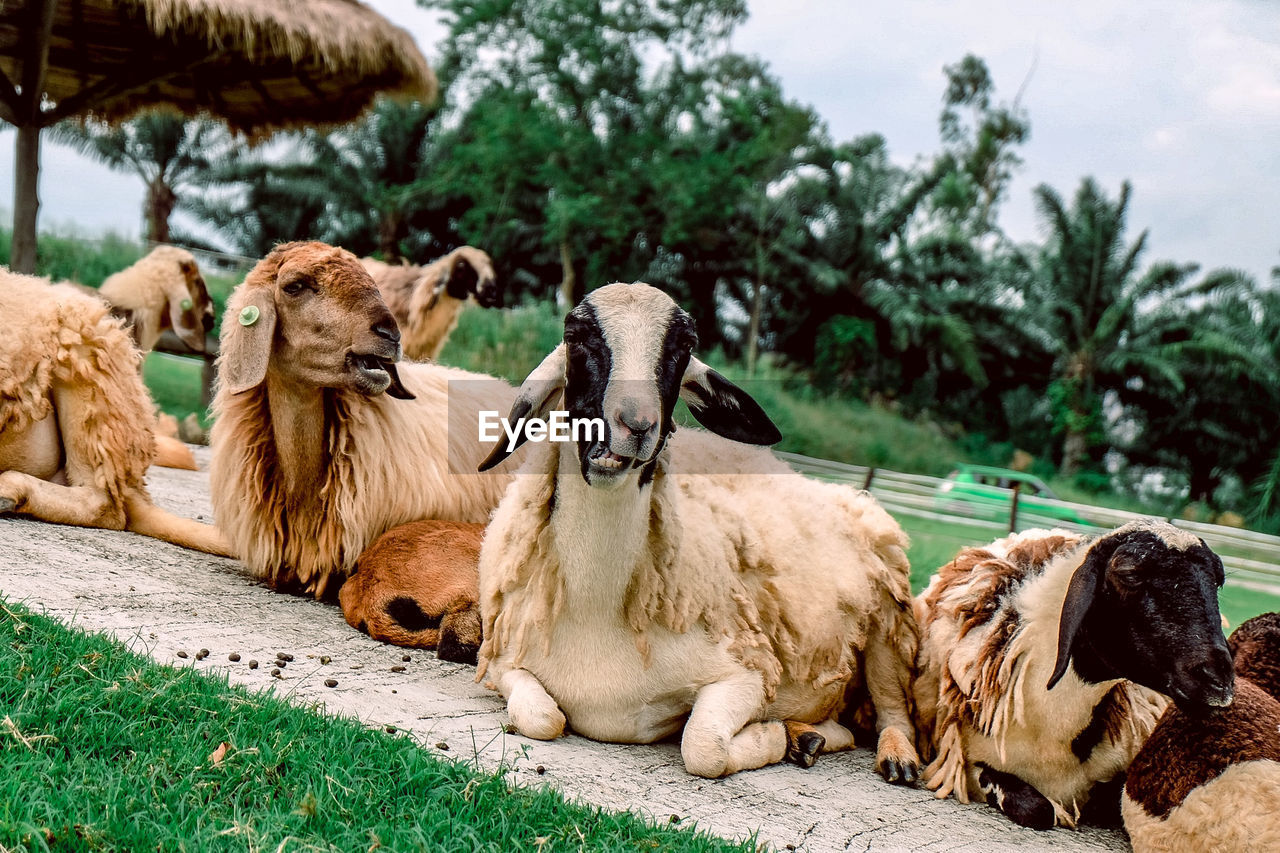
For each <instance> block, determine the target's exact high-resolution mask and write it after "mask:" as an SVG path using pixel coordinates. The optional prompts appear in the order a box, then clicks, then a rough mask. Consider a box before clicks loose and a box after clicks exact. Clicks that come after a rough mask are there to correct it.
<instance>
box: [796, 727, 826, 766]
mask: <svg viewBox="0 0 1280 853" xmlns="http://www.w3.org/2000/svg"><path fill="white" fill-rule="evenodd" d="M787 735H788V737H787V761H790V762H791V763H792V764H799V765H800V766H801V767H806V768H807V767H812V766H813V765H814V763H815V762H816V761H817V760H818V753H820V752H822V748H823V747H824V746H826V745H827V739H826V738H824V737H823V736H822V735H820V734H818V733H817V732H802V733H801V734H800V736H799V737H796V738H792V737H791V736H790V735H791V732H790V731H788V732H787Z"/></svg>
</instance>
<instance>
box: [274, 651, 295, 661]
mask: <svg viewBox="0 0 1280 853" xmlns="http://www.w3.org/2000/svg"><path fill="white" fill-rule="evenodd" d="M276 660H293V655H291V654H289V653H288V652H276Z"/></svg>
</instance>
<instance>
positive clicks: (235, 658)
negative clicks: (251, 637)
mask: <svg viewBox="0 0 1280 853" xmlns="http://www.w3.org/2000/svg"><path fill="white" fill-rule="evenodd" d="M227 660H229V661H231V662H232V663H236V662H237V661H239V660H240V653H239V652H232V653H231V654H229V655H227Z"/></svg>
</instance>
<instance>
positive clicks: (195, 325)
mask: <svg viewBox="0 0 1280 853" xmlns="http://www.w3.org/2000/svg"><path fill="white" fill-rule="evenodd" d="M177 264H178V276H177V281H176V282H175V284H174V286H173V287H171V288H170V290H171V291H172V292H171V293H169V294H168V297H167V302H168V309H169V324H170V325H171V326H172V327H173V331H174V334H176V335H177V336H178V337H179V338H181V339H182V342H183V343H185V344H186V345H187V346H189V347H191V348H192V349H193V350H195V351H196V352H204V350H205V345H204V336H205V335H206V334H208V332H209V330H210V329H212V328H213V300H212V299H210V298H209V289H208V288H207V287H206V286H205V283H204V276H202V275H200V267H199V266H198V265H197V264H196V261H195V258H191V259H189V260H188V259H182V260H180V261H178V262H177Z"/></svg>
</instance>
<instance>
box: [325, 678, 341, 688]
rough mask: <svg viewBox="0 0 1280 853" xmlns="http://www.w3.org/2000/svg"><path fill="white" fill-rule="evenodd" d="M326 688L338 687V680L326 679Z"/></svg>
mask: <svg viewBox="0 0 1280 853" xmlns="http://www.w3.org/2000/svg"><path fill="white" fill-rule="evenodd" d="M324 686H325V687H337V686H338V679H336V678H326V679H325V680H324Z"/></svg>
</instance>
